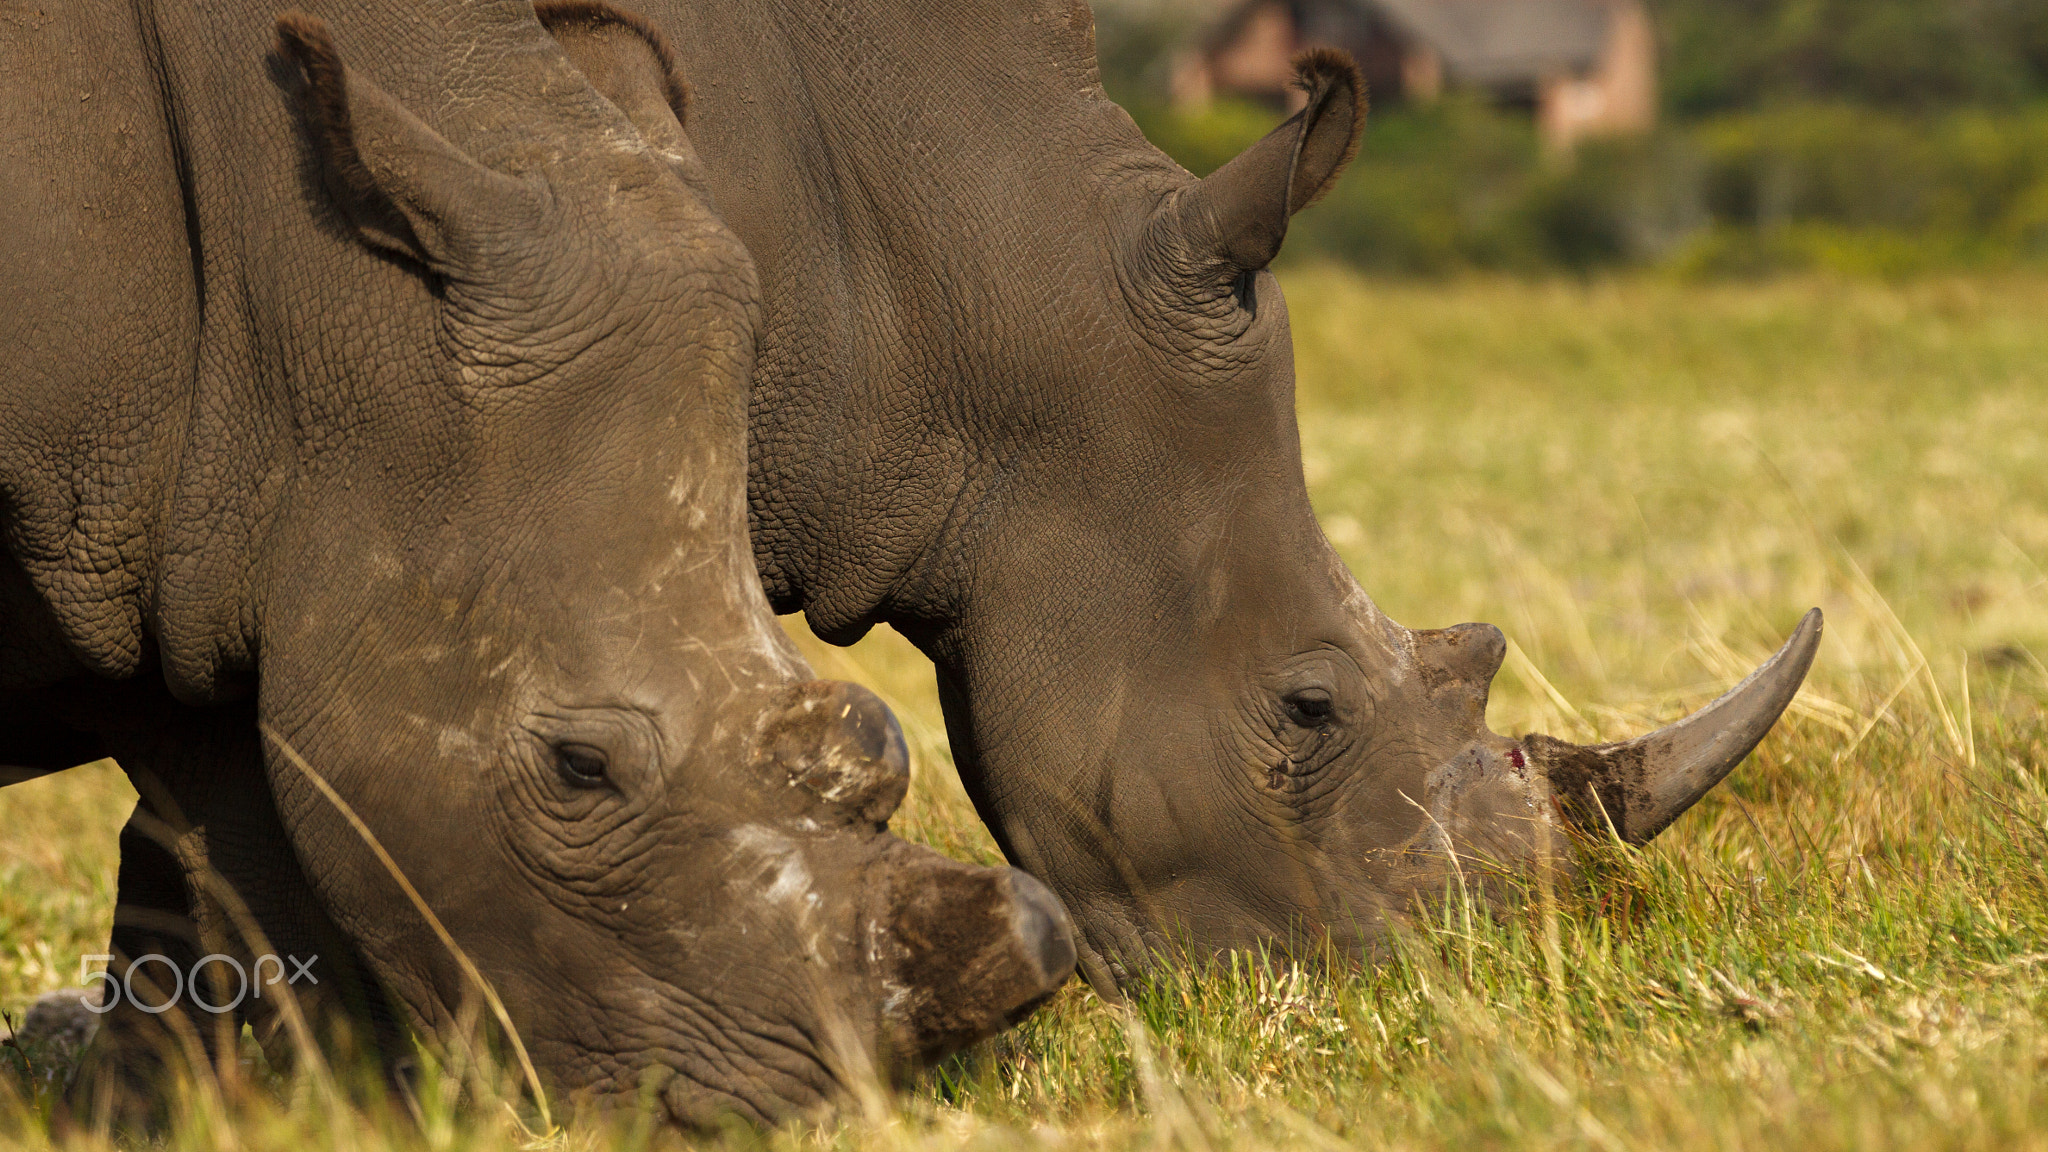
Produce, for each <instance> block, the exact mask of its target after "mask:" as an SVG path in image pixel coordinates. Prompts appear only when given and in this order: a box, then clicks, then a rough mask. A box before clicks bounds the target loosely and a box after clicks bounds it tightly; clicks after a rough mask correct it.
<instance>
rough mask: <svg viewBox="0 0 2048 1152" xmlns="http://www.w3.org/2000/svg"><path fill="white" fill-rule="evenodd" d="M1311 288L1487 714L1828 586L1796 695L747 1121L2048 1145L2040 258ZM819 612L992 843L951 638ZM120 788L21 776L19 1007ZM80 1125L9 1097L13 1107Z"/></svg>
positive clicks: (1219, 1137)
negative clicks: (1366, 877)
mask: <svg viewBox="0 0 2048 1152" xmlns="http://www.w3.org/2000/svg"><path fill="white" fill-rule="evenodd" d="M1286 287H1287V290H1288V294H1289V298H1290V302H1291V306H1292V308H1293V314H1294V323H1295V330H1296V340H1297V348H1298V357H1299V367H1300V374H1301V408H1302V414H1303V420H1302V424H1303V435H1304V447H1305V452H1306V464H1307V471H1308V477H1309V483H1310V488H1311V491H1312V493H1313V495H1314V497H1315V500H1316V504H1317V508H1318V510H1319V512H1320V513H1321V515H1322V517H1323V522H1324V524H1325V527H1326V529H1327V531H1328V533H1329V535H1330V537H1331V539H1332V540H1333V541H1334V542H1335V543H1336V545H1337V546H1338V548H1339V549H1340V550H1341V551H1342V552H1343V553H1344V554H1345V556H1346V558H1347V559H1348V560H1349V561H1350V562H1351V564H1352V566H1353V568H1354V569H1355V570H1356V572H1357V574H1358V576H1359V579H1360V581H1361V582H1362V583H1363V584H1364V585H1365V587H1366V588H1367V589H1368V590H1370V591H1371V592H1372V593H1373V594H1374V595H1375V596H1376V597H1377V598H1378V599H1379V601H1380V603H1381V605H1382V606H1383V607H1384V608H1386V609H1387V611H1388V612H1389V613H1390V614H1391V615H1393V616H1394V617H1395V618H1396V619H1398V620H1401V621H1402V622H1404V623H1407V624H1411V625H1414V626H1418V627H1422V626H1441V625H1446V624H1451V623H1456V622H1458V621H1462V620H1487V621H1492V622H1494V623H1497V624H1499V625H1500V626H1501V627H1502V628H1503V629H1504V630H1505V631H1506V632H1507V634H1508V635H1509V637H1510V638H1511V639H1512V641H1513V643H1514V645H1515V647H1514V648H1513V650H1512V652H1511V655H1510V659H1509V663H1508V666H1507V668H1506V669H1505V670H1504V671H1503V672H1502V674H1501V677H1500V680H1499V682H1498V683H1497V685H1496V689H1495V694H1494V698H1493V706H1492V722H1493V726H1494V727H1495V729H1496V730H1499V731H1502V732H1519V731H1524V730H1528V729H1531V728H1540V729H1543V730H1547V731H1549V732H1551V733H1553V734H1556V735H1559V736H1566V737H1572V738H1577V739H1581V740H1585V739H1590V738H1593V737H1596V736H1597V737H1601V738H1607V737H1613V736H1619V735H1625V734H1630V733H1634V732H1637V731H1641V730H1643V729H1644V728H1646V727H1648V726H1650V725H1652V724H1654V723H1657V722H1660V721H1662V720H1666V719H1669V718H1671V717H1673V716H1676V715H1678V714H1679V713H1681V712H1682V711H1683V710H1685V709H1686V708H1688V707H1691V706H1697V705H1698V704H1700V703H1702V702H1703V701H1704V700H1706V699H1708V698H1710V697H1711V696H1713V695H1714V694H1716V693H1717V692H1719V691H1720V690H1721V689H1723V688H1725V687H1726V686H1727V685H1728V684H1729V683H1730V682H1732V681H1733V680H1734V679H1735V678H1736V677H1738V676H1740V675H1741V674H1742V673H1743V672H1744V671H1746V670H1747V669H1748V668H1749V667H1750V666H1752V665H1753V664H1754V663H1756V662H1757V661H1759V660H1760V659H1761V658H1762V657H1763V656H1764V655H1766V654H1767V653H1768V652H1769V650H1770V649H1771V648H1773V647H1774V646H1775V645H1776V644H1777V643H1778V642H1779V641H1780V640H1782V639H1783V637H1784V635H1785V634H1786V632H1787V631H1788V630H1789V629H1790V627H1791V626H1792V624H1793V623H1794V621H1796V620H1797V618H1798V616H1799V614H1800V613H1801V612H1803V611H1804V610H1805V609H1806V608H1808V607H1810V606H1813V605H1816V604H1817V605H1820V606H1821V607H1823V608H1824V609H1826V611H1827V613H1828V632H1827V638H1826V640H1825V641H1824V645H1823V647H1822V650H1821V654H1820V657H1819V659H1818V661H1817V662H1816V664H1815V666H1814V671H1813V674H1812V677H1811V679H1810V681H1809V684H1808V691H1807V692H1806V693H1805V694H1803V695H1802V697H1801V699H1800V701H1799V703H1798V704H1797V705H1796V706H1795V713H1794V714H1793V715H1791V716H1790V717H1789V718H1788V719H1787V720H1786V721H1785V722H1783V723H1782V724H1781V725H1780V726H1779V728H1778V730H1777V731H1776V732H1775V733H1774V734H1773V735H1772V736H1771V737H1770V739H1769V740H1768V741H1767V742H1766V743H1765V745H1764V746H1763V747H1762V748H1761V749H1760V750H1759V752H1758V753H1757V755H1756V756H1755V757H1753V758H1752V759H1751V761H1750V762H1749V763H1748V764H1746V765H1745V766H1744V767H1743V768H1742V769H1741V770H1739V772H1738V773H1737V774H1736V776H1735V777H1734V778H1733V779H1732V781H1731V782H1730V784H1729V785H1727V786H1724V787H1723V788H1722V789H1721V790H1719V791H1718V792H1717V793H1716V794H1715V795H1714V796H1712V797H1710V798H1709V799H1708V800H1707V801H1706V802H1704V803H1702V804H1701V805H1700V806H1699V807H1698V808H1697V809H1696V810H1695V811H1694V812H1693V813H1691V814H1689V815H1688V816H1686V817H1685V818H1684V819H1683V820H1681V821H1680V822H1679V824H1678V825H1677V826H1676V827H1674V828H1673V829H1672V831H1670V832H1669V833H1667V834H1666V835H1665V836H1663V837H1662V838H1660V839H1659V840H1657V841H1656V842H1655V844H1653V845H1652V846H1651V847H1649V848H1648V849H1646V850H1644V851H1641V852H1626V853H1615V854H1612V855H1611V856H1608V857H1603V858H1602V859H1600V860H1598V861H1596V862H1595V865H1596V866H1595V867H1593V868H1592V869H1591V870H1590V871H1589V874H1588V875H1589V878H1588V879H1586V880H1584V881H1583V882H1581V883H1578V884H1575V885H1573V886H1570V887H1568V888H1566V889H1565V890H1563V891H1560V892H1559V893H1557V895H1556V899H1555V900H1554V901H1551V902H1547V903H1546V902H1544V901H1540V900H1538V901H1532V902H1531V903H1530V904H1529V906H1528V907H1527V909H1526V910H1523V911H1516V912H1513V913H1508V914H1502V915H1492V914H1489V913H1488V912H1487V911H1486V910H1485V909H1483V908H1475V907H1472V906H1471V905H1469V904H1467V903H1465V902H1463V901H1461V900H1459V899H1456V898H1455V896H1453V898H1452V899H1450V900H1448V901H1447V902H1446V903H1445V904H1444V906H1443V907H1442V908H1441V909H1439V910H1438V912H1437V913H1436V914H1435V915H1434V916H1433V918H1432V919H1431V920H1430V921H1429V922H1428V923H1424V924H1419V925H1418V926H1417V927H1416V929H1415V931H1413V932H1412V933H1411V934H1409V935H1408V936H1407V937H1406V938H1405V939H1404V941H1403V942H1402V944H1401V946H1400V948H1399V949H1398V951H1397V953H1396V955H1394V956H1393V957H1392V958H1391V959H1390V960H1389V962H1388V963H1386V964H1384V965H1382V966H1380V967H1378V968H1376V969H1374V970H1370V971H1338V972H1335V973H1322V974H1314V973H1306V972H1294V973H1289V972H1283V971H1276V970H1274V969H1272V968H1271V967H1270V966H1267V965H1265V964H1263V963H1261V962H1259V961H1258V960H1257V959H1256V958H1241V959H1240V960H1239V962H1237V963H1236V964H1234V965H1232V966H1228V967H1218V968H1215V969H1212V970H1206V971H1189V972H1184V973H1181V974H1179V975H1177V976H1174V977H1172V978H1170V979H1167V980H1165V981H1163V982H1162V983H1161V984H1159V985H1158V986H1157V987H1156V988H1155V990H1154V991H1153V992H1152V993H1151V994H1150V995H1149V996H1147V997H1146V998H1145V999H1144V1000H1143V1001H1142V1002H1141V1003H1139V1004H1138V1006H1137V1008H1136V1010H1135V1011H1132V1012H1129V1013H1125V1012H1121V1011H1118V1010H1115V1009H1112V1008H1110V1007H1108V1006H1107V1005H1105V1004H1103V1003H1102V1002H1100V1001H1099V1000H1097V999H1095V998H1094V997H1093V996H1092V995H1090V994H1089V993H1087V992H1086V991H1084V990H1082V989H1080V988H1078V987H1074V988H1069V989H1068V990H1067V991H1066V992H1065V993H1063V994H1062V996H1061V997H1060V998H1059V999H1058V1000H1057V1001H1056V1002H1055V1003H1054V1004H1053V1006H1052V1007H1051V1008H1049V1009H1048V1010H1046V1011H1044V1012H1042V1013H1040V1014H1039V1015H1038V1016H1037V1017H1035V1018H1034V1019H1033V1020H1032V1021H1030V1022H1029V1023H1027V1024H1026V1025H1025V1026H1024V1027H1023V1028H1022V1029H1020V1030H1019V1031H1017V1032H1016V1033H1014V1034H1012V1035H1010V1036H1007V1037H1005V1038H1002V1039H1001V1040H999V1041H997V1042H995V1043H992V1044H989V1045H986V1046H984V1047H983V1048H981V1049H980V1050H978V1051H976V1052H974V1053H971V1054H969V1055H967V1056H965V1057H963V1058H960V1059H957V1060H955V1061H953V1062H952V1063H950V1064H948V1065H947V1066H946V1067H944V1068H942V1069H939V1070H937V1071H936V1072H935V1073H933V1074H932V1075H930V1076H929V1077H927V1078H926V1080H925V1081H924V1082H923V1083H921V1084H920V1085H919V1086H917V1087H916V1088H914V1089H913V1090H911V1091H908V1092H906V1093H903V1094H901V1095H900V1096H899V1097H897V1098H896V1100H895V1101H894V1102H893V1103H892V1104H891V1105H890V1106H889V1107H888V1108H886V1109H884V1110H882V1111H879V1112H875V1113H873V1114H869V1115H863V1116H860V1117H856V1118H854V1119H850V1120H848V1121H846V1122H844V1123H843V1124H840V1125H838V1126H835V1127H832V1128H828V1129H824V1130H796V1129H791V1130H789V1131H786V1132H780V1133H771V1134H767V1135H754V1134H734V1135H732V1136H729V1137H728V1138H727V1141H728V1142H731V1143H736V1144H743V1145H744V1144H752V1143H755V1142H766V1143H771V1144H777V1145H803V1146H815V1147H833V1148H840V1147H844V1148H849V1149H860V1148H877V1149H894V1148H919V1149H922V1148H932V1149H939V1148H953V1147H963V1146H965V1147H975V1148H988V1149H1007V1148H1023V1147H1075V1148H1097V1147H1101V1148H1123V1147H1143V1148H1160V1149H1164V1148H1172V1147H1179V1148H1186V1149H1207V1148H1217V1149H1222V1148H1336V1147H1364V1148H1402V1149H1437V1148H1443V1149H1450V1148H1460V1149H1465V1148H1501V1149H1507V1148H1513V1149H1525V1148H1526V1149H1550V1148H1559V1149H1563V1148H1589V1149H1600V1150H1603V1152H1615V1150H1619V1149H1652V1148H1659V1149H1661V1148H1674V1149H1701V1150H1705V1149H1715V1150H1723V1149H1741V1148H1757V1149H1766V1148H1768V1149H1777V1148H1798V1149H1801V1150H1802V1152H1823V1150H1827V1149H1837V1148H1844V1149H1846V1148H1889V1147H1897V1148H1905V1147H1911V1148H1954V1149H1977V1148H1982V1149H2033V1148H2039V1149H2048V1020H2044V1016H2043V1012H2044V1009H2048V865H2044V861H2048V724H2044V722H2043V720H2042V717H2041V710H2040V705H2041V702H2042V700H2043V699H2044V698H2048V668H2044V666H2043V663H2042V659H2041V658H2042V657H2048V572H2044V570H2043V566H2044V565H2048V280H2044V279H2039V278H2015V279H1999V280H1985V279H1979V280H1956V281H1924V282H1914V283H1905V284H1885V283H1878V282H1860V281H1817V280H1794V281H1772V282H1762V283H1754V284H1720V285H1712V286H1702V285H1697V284H1685V283H1681V282H1677V281H1667V280H1661V279H1648V278H1641V279H1623V280H1616V281H1607V282H1594V283H1590V284H1583V283H1576V282H1551V283H1524V282H1506V281H1502V282H1494V281H1483V282H1472V283H1462V284H1453V285H1437V286H1414V285H1401V286H1393V285H1384V284H1372V283H1367V282H1362V281H1359V280H1356V279H1354V278H1351V277H1350V276H1348V275H1347V274H1344V273H1340V272H1335V271H1327V270H1317V269H1306V270H1297V271H1295V272H1293V273H1292V274H1290V275H1289V276H1288V277H1287V279H1286ZM806 648H807V650H808V651H809V652H810V653H811V654H812V658H813V660H814V662H815V664H816V665H817V667H818V669H819V671H820V672H821V673H823V674H827V675H835V676H844V677H850V678H855V679H859V680H862V681H864V682H867V683H869V684H871V685H873V686H875V687H876V688H877V689H878V690H880V691H881V692H883V693H884V695H885V696H886V697H887V698H888V699H889V700H890V701H891V703H892V704H894V705H895V707H896V709H897V711H898V714H899V715H900V716H901V717H902V718H903V721H904V724H905V727H906V730H907V731H908V733H909V734H910V737H911V740H912V744H913V749H914V752H915V756H916V761H917V773H918V778H917V786H916V788H915V789H914V791H913V795H912V799H911V801H910V803H909V804H908V805H907V806H906V808H905V810H904V813H903V814H902V815H901V816H900V817H899V818H898V820H897V822H896V827H897V829H898V830H899V831H900V832H902V833H904V834H906V835H911V836H915V837H918V838H921V839H924V840H927V841H929V842H931V843H934V844H936V845H938V846H940V847H941V848H943V849H945V850H947V851H949V852H952V853H954V854H956V855H960V856H964V857H970V858H980V859H994V853H993V849H992V847H991V844H990V841H989V840H988V838H987V836H986V834H985V833H983V832H982V831H981V829H980V828H979V826H978V825H977V824H976V823H975V821H974V818H973V814H972V812H971V810H970V809H969V808H968V807H967V805H966V802H965V800H964V798H963V796H962V795H961V793H960V790H959V786H958V784H957V782H955V781H954V780H953V779H952V776H951V772H950V767H949V762H948V759H947V754H946V750H945V741H944V735H943V731H942V728H941V726H940V722H939V718H938V710H937V707H936V702H935V700H934V697H933V692H932V689H931V686H930V684H929V683H928V677H929V671H928V668H927V666H926V665H925V664H924V662H923V660H922V659H921V658H920V657H918V656H917V654H916V653H915V652H914V651H912V650H911V649H909V647H908V646H907V645H905V644H904V643H903V642H902V641H901V640H900V639H898V638H896V637H894V636H893V635H878V636H875V637H872V638H870V639H869V640H868V641H866V642H864V643H863V644H862V645H860V646H858V647H856V648H854V649H851V650H846V651H840V650H835V649H829V648H825V647H823V646H821V645H818V644H815V643H813V642H809V641H806ZM130 798H131V794H130V793H128V792H127V789H126V785H125V784H124V783H123V782H122V780H121V778H120V776H119V774H118V773H117V772H115V771H113V770H111V769H110V768H108V767H106V766H99V767H94V768H89V769H83V770H79V771H76V772H73V773H70V774H68V775H66V776H63V777H58V778H54V779H49V780H45V781H38V782H35V783H32V784H28V785H22V786H18V787H15V788H10V789H7V790H6V791H4V792H0V1006H6V1007H11V1008H16V1009H18V1007H19V1006H20V1005H23V1004H25V1003H26V1001H27V1000H28V999H29V998H30V997H31V996H33V994H34V993H36V992H37V991H40V990H42V989H46V988H52V987H57V986H60V985H64V984H70V983H74V982H75V981H76V980H77V978H78V972H77V964H78V960H77V957H78V956H79V955H80V954H81V953H86V952H93V951H97V950H98V949H99V947H100V945H101V943H102V942H103V941H104V939H105V936H106V932H107V924H108V918H109V914H110V908H111V903H112V887H113V859H114V858H113V850H114V834H115V830H116V828H117V827H118V824H119V822H120V819H121V818H122V816H123V815H124V813H125V810H126V806H127V803H128V802H129V800H130ZM187 1117H188V1119H187V1125H186V1130H184V1131H181V1132H179V1133H176V1134H174V1136H173V1137H172V1139H171V1143H172V1144H173V1145H175V1146H179V1147H193V1148H199V1147H216V1146H219V1147H230V1146H233V1147H240V1148H250V1149H269V1148H278V1149H284V1148H302V1147H334V1148H350V1149H356V1148H360V1149H380V1148H385V1147H407V1148H409V1147H432V1148H466V1147H501V1146H505V1145H506V1144H507V1143H511V1142H519V1143H531V1142H532V1141H531V1140H529V1139H528V1138H527V1137H525V1136H522V1135H521V1134H520V1133H519V1132H518V1130H517V1129H515V1128H513V1127H512V1126H511V1125H510V1122H509V1121H508V1120H507V1119H505V1117H504V1114H503V1112H502V1110H496V1109H493V1108H490V1107H488V1106H475V1107H471V1108H468V1109H461V1110H457V1111H456V1112H453V1113H449V1114H445V1115H444V1114H441V1113H436V1114H435V1117H434V1118H433V1119H432V1120H431V1121H430V1123H429V1124H427V1125H426V1126H425V1127H424V1128H419V1129H415V1128H409V1127H407V1126H405V1125H403V1124H398V1123H395V1122H392V1121H390V1120H389V1119H388V1118H383V1119H380V1118H377V1117H375V1116H364V1115H360V1114H357V1113H355V1112H351V1111H346V1110H338V1109H336V1108H330V1107H325V1106H320V1105H318V1104H317V1102H314V1103H309V1102H308V1097H307V1096H306V1095H305V1094H304V1093H303V1092H301V1093H300V1094H298V1095H296V1096H291V1097H287V1098H285V1102H279V1101H277V1100H274V1099H273V1098H271V1097H269V1096H266V1095H264V1094H262V1093H258V1094H255V1095H254V1096H252V1097H250V1098H248V1099H245V1100H241V1101H231V1102H230V1103H229V1104H227V1105H226V1106H225V1111H222V1110H221V1109H220V1107H217V1106H216V1105H214V1104H213V1103H210V1102H208V1101H206V1100H199V1101H197V1102H195V1103H194V1104H193V1106H192V1107H191V1108H189V1109H188V1110H187ZM47 1140H48V1137H46V1136H45V1135H44V1134H43V1133H42V1131H41V1129H39V1128H38V1127H37V1126H36V1125H35V1124H34V1123H33V1121H32V1120H30V1119H28V1117H27V1113H26V1112H25V1111H24V1110H23V1109H21V1108H19V1107H17V1108H14V1109H12V1110H11V1111H7V1110H0V1144H8V1143H18V1144H23V1145H26V1146H36V1145H39V1144H42V1143H44V1142H46V1141H47ZM542 1143H545V1144H547V1145H550V1146H561V1147H566V1148H584V1147H593V1148H595V1147H608V1146H611V1145H613V1144H623V1145H637V1143H638V1141H637V1140H635V1139H634V1138H632V1137H631V1135H630V1134H625V1135H622V1134H620V1133H615V1132H612V1133H608V1132H600V1131H597V1130H588V1129H586V1130H579V1131H576V1132H571V1133H569V1134H566V1135H558V1136H555V1137H552V1138H550V1139H548V1140H545V1141H542Z"/></svg>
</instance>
